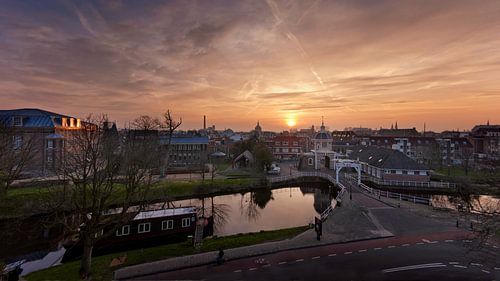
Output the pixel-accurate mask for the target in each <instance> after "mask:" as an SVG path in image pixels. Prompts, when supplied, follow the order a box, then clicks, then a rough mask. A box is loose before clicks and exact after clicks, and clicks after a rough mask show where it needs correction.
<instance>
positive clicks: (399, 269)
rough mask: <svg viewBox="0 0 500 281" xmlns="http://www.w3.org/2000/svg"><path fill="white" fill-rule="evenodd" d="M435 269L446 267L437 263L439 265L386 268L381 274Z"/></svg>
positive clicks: (427, 264)
mask: <svg viewBox="0 0 500 281" xmlns="http://www.w3.org/2000/svg"><path fill="white" fill-rule="evenodd" d="M435 267H446V265H445V264H443V263H441V262H439V263H426V264H417V265H409V266H402V267H395V268H388V269H384V270H382V272H383V273H391V272H398V271H406V270H413V269H423V268H435Z"/></svg>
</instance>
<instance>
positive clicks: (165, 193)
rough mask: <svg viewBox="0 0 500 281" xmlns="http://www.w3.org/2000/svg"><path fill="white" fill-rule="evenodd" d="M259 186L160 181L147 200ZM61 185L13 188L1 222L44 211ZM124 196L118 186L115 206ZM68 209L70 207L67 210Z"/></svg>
mask: <svg viewBox="0 0 500 281" xmlns="http://www.w3.org/2000/svg"><path fill="white" fill-rule="evenodd" d="M260 184H261V182H260V179H258V178H235V179H214V180H213V181H212V180H210V179H206V180H204V181H201V180H191V181H162V182H158V183H155V184H154V185H153V186H152V187H151V189H150V190H149V192H148V195H147V198H146V199H147V200H148V201H151V202H155V201H162V200H181V199H186V198H190V197H200V196H213V195H218V194H227V193H234V192H243V191H247V190H250V189H252V188H255V187H259V186H260ZM62 190H63V187H62V186H54V187H50V188H49V187H24V188H14V189H10V190H8V192H7V197H6V198H5V199H4V200H2V201H1V202H0V219H5V218H13V217H21V216H30V215H34V214H39V213H43V212H46V211H47V210H45V209H44V205H43V201H44V200H51V198H53V196H57V194H58V193H59V192H62ZM123 197H124V192H123V188H122V187H121V186H120V185H118V186H117V188H116V195H115V196H114V198H115V201H116V202H117V203H119V202H121V201H122V200H123ZM68 208H69V207H68Z"/></svg>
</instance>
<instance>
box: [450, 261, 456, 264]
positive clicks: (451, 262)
mask: <svg viewBox="0 0 500 281" xmlns="http://www.w3.org/2000/svg"><path fill="white" fill-rule="evenodd" d="M449 264H458V262H456V261H450V262H449Z"/></svg>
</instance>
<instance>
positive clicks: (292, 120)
mask: <svg viewBox="0 0 500 281" xmlns="http://www.w3.org/2000/svg"><path fill="white" fill-rule="evenodd" d="M286 124H287V125H288V127H293V126H295V125H297V120H295V118H288V119H286Z"/></svg>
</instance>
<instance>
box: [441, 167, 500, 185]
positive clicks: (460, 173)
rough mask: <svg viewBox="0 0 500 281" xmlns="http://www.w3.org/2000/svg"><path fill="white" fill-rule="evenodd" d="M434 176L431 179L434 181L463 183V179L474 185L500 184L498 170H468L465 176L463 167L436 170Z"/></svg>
mask: <svg viewBox="0 0 500 281" xmlns="http://www.w3.org/2000/svg"><path fill="white" fill-rule="evenodd" d="M435 172H436V174H435V175H433V178H435V179H436V180H444V181H451V182H454V181H463V180H464V179H466V180H468V181H470V182H471V183H476V184H490V185H495V184H497V185H498V184H499V183H500V170H499V169H497V170H495V171H481V170H472V169H471V170H470V171H469V172H468V173H467V174H465V170H464V168H463V167H450V169H449V170H448V168H442V169H436V170H435Z"/></svg>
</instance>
